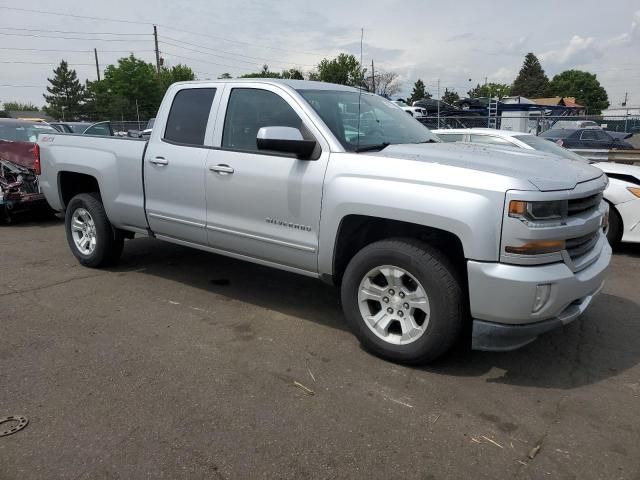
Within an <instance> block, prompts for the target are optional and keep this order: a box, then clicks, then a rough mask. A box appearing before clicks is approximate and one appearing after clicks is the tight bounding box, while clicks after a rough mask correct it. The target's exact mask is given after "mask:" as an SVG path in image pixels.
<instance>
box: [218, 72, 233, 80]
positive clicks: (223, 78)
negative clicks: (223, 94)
mask: <svg viewBox="0 0 640 480" xmlns="http://www.w3.org/2000/svg"><path fill="white" fill-rule="evenodd" d="M229 78H233V77H232V76H231V74H230V73H227V72H224V73H223V74H222V75H220V76H219V77H218V80H227V79H229Z"/></svg>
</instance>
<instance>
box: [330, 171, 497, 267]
mask: <svg viewBox="0 0 640 480" xmlns="http://www.w3.org/2000/svg"><path fill="white" fill-rule="evenodd" d="M503 205H504V193H501V192H497V191H481V190H473V189H469V188H468V187H460V188H455V187H451V186H449V185H447V186H440V185H428V184H422V183H415V182H413V181H411V180H397V179H393V180H390V179H376V178H368V179H363V178H361V177H357V176H353V177H349V176H343V177H338V178H334V179H333V180H332V181H331V183H330V184H328V185H327V184H326V185H325V192H324V196H323V206H322V209H323V213H322V218H321V222H320V242H319V252H318V268H319V271H320V273H323V274H332V273H333V257H334V249H335V239H336V236H337V234H338V231H339V228H340V224H341V222H342V220H343V219H344V218H345V217H346V216H348V215H364V216H370V217H375V218H384V219H390V220H399V221H403V222H408V223H412V224H416V225H422V226H426V227H432V228H437V229H440V230H443V231H446V232H449V233H452V234H454V235H456V237H458V238H459V239H460V242H461V244H462V248H463V251H464V255H465V258H468V259H474V260H479V261H496V260H497V259H498V257H499V245H500V234H501V229H502V213H503V212H502V206H503Z"/></svg>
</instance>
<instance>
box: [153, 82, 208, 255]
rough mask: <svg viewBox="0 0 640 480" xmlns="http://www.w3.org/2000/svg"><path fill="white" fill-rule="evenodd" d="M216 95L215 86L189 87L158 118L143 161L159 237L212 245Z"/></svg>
mask: <svg viewBox="0 0 640 480" xmlns="http://www.w3.org/2000/svg"><path fill="white" fill-rule="evenodd" d="M217 96H218V92H217V90H216V88H213V87H205V86H189V87H187V88H182V89H180V90H178V91H177V93H176V94H175V96H174V97H173V101H172V103H171V105H164V104H163V105H162V107H161V111H160V112H159V115H158V118H162V119H163V120H164V121H163V122H156V124H155V126H154V129H153V132H152V134H151V139H150V140H149V144H148V146H147V151H146V153H145V158H144V162H143V165H144V166H143V168H144V186H145V198H146V212H147V218H148V220H149V226H150V227H151V230H153V232H155V233H156V235H157V236H159V237H169V238H172V239H178V240H183V241H187V242H190V243H196V244H200V245H206V243H207V232H206V229H205V222H206V197H205V171H206V161H207V153H208V149H207V147H209V146H210V145H211V137H212V133H213V124H214V118H213V117H214V115H215V112H216V105H217V103H218V100H217ZM162 109H164V110H165V111H164V112H163V111H162ZM167 110H168V111H167Z"/></svg>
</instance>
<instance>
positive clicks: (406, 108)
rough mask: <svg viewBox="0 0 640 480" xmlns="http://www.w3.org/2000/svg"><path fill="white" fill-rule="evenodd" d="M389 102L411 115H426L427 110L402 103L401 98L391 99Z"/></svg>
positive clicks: (422, 116)
mask: <svg viewBox="0 0 640 480" xmlns="http://www.w3.org/2000/svg"><path fill="white" fill-rule="evenodd" d="M391 103H393V104H394V105H397V106H398V107H400V108H401V109H402V110H404V111H405V112H407V113H408V114H409V115H411V116H412V117H415V118H424V117H426V116H427V112H426V110H425V109H424V108H420V107H410V106H409V105H407V104H406V103H404V102H403V101H401V100H393V101H392V102H391Z"/></svg>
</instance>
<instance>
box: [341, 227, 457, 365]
mask: <svg viewBox="0 0 640 480" xmlns="http://www.w3.org/2000/svg"><path fill="white" fill-rule="evenodd" d="M462 292H463V291H462V287H461V283H460V281H459V279H458V275H457V273H456V271H455V269H454V268H453V266H452V265H451V264H450V262H449V261H448V260H447V258H446V257H444V255H443V254H442V253H441V252H439V251H438V250H436V249H434V248H433V247H431V246H430V245H428V244H426V243H423V242H420V241H417V240H413V239H397V240H383V241H380V242H376V243H373V244H371V245H369V246H367V247H365V248H364V249H362V250H361V251H360V252H358V253H357V254H356V255H355V256H354V257H353V259H352V260H351V262H350V263H349V265H348V266H347V269H346V271H345V275H344V278H343V282H342V292H341V293H342V305H343V309H344V313H345V317H346V318H347V322H348V323H349V325H350V327H351V329H352V330H353V332H354V333H355V335H356V336H357V337H358V339H359V340H360V342H361V343H362V345H363V346H364V347H365V348H367V349H368V350H370V351H372V352H373V353H375V354H377V355H379V356H381V357H384V358H387V359H390V360H393V361H398V362H404V363H414V364H415V363H426V362H428V361H431V360H434V359H435V358H437V357H438V356H440V355H442V354H443V353H445V352H446V351H447V350H449V349H450V348H451V347H452V346H453V344H454V342H455V341H456V340H457V338H458V336H459V335H460V332H461V328H462V323H463V318H464V308H463V293H462Z"/></svg>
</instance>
